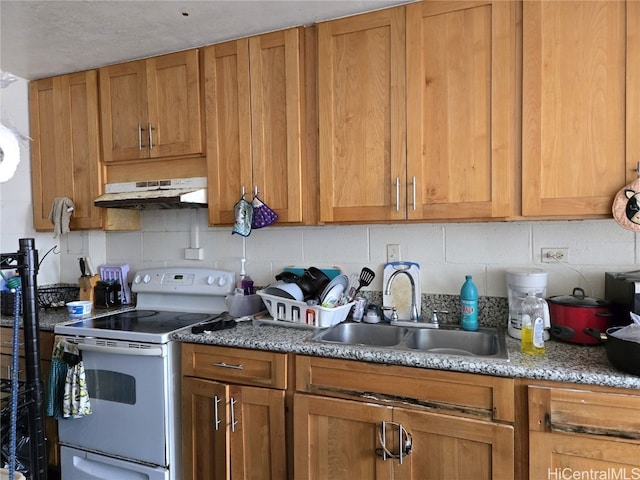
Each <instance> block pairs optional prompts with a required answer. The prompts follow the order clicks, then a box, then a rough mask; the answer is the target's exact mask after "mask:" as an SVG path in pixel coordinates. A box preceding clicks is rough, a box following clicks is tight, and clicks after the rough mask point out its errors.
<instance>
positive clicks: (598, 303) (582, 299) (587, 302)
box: [548, 287, 609, 307]
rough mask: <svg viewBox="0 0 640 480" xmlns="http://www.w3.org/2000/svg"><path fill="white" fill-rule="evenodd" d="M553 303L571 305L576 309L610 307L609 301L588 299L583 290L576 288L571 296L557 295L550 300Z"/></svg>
mask: <svg viewBox="0 0 640 480" xmlns="http://www.w3.org/2000/svg"><path fill="white" fill-rule="evenodd" d="M548 300H549V301H550V302H552V303H557V304H559V305H571V306H576V307H606V306H608V305H609V302H608V301H607V300H602V299H599V298H592V297H587V296H586V295H585V294H584V290H583V289H582V288H579V287H576V288H574V289H573V293H572V294H571V295H557V296H554V297H550V298H549V299H548Z"/></svg>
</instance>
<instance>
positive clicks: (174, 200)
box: [93, 177, 207, 210]
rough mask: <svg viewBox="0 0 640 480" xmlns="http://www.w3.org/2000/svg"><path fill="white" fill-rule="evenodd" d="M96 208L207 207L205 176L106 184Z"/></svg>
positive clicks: (96, 202) (95, 203) (96, 201)
mask: <svg viewBox="0 0 640 480" xmlns="http://www.w3.org/2000/svg"><path fill="white" fill-rule="evenodd" d="M93 203H94V205H95V206H96V207H104V208H126V209H135V210H145V209H171V208H204V207H206V206H207V179H206V177H193V178H172V179H167V180H146V181H141V182H126V183H108V184H106V185H105V193H104V195H101V196H100V197H98V198H97V199H96V200H95V201H94V202H93Z"/></svg>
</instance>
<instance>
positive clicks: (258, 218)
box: [251, 194, 278, 228]
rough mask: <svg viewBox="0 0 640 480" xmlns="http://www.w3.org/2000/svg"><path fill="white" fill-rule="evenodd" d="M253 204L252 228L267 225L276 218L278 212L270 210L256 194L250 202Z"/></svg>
mask: <svg viewBox="0 0 640 480" xmlns="http://www.w3.org/2000/svg"><path fill="white" fill-rule="evenodd" d="M251 205H252V206H253V222H251V227H252V228H263V227H268V226H269V225H271V224H272V223H274V222H275V221H276V220H277V219H278V214H277V213H276V212H274V211H273V210H271V209H270V208H269V207H268V206H267V205H266V204H265V203H264V202H263V201H262V200H260V199H259V198H258V195H257V194H256V195H255V196H254V197H253V201H252V202H251Z"/></svg>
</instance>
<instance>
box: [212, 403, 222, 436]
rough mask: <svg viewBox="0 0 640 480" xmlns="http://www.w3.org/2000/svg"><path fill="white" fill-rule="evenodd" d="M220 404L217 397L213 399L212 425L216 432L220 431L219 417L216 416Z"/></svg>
mask: <svg viewBox="0 0 640 480" xmlns="http://www.w3.org/2000/svg"><path fill="white" fill-rule="evenodd" d="M219 403H220V398H218V396H217V395H216V396H214V397H213V425H214V427H215V429H216V431H218V430H220V424H221V423H222V421H221V420H220V416H219V415H218V404H219Z"/></svg>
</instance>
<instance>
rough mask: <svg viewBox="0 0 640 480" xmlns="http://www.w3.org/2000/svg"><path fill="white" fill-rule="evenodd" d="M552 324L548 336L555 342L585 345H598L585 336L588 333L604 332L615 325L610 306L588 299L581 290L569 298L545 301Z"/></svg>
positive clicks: (555, 298)
mask: <svg viewBox="0 0 640 480" xmlns="http://www.w3.org/2000/svg"><path fill="white" fill-rule="evenodd" d="M547 302H548V303H549V315H550V317H551V318H550V320H551V330H550V333H551V336H553V337H554V338H557V339H558V340H563V341H565V342H570V343H580V344H584V345H599V344H600V343H601V342H600V340H599V339H596V338H594V337H593V336H592V335H589V334H588V333H586V331H588V329H596V330H599V331H601V332H605V331H606V330H607V329H608V328H609V327H611V326H613V325H614V323H615V315H614V310H613V307H612V305H611V303H610V302H608V301H606V300H600V299H598V298H591V297H587V296H586V295H585V294H584V290H583V289H582V288H574V289H573V293H572V294H571V295H558V296H554V297H550V298H548V299H547Z"/></svg>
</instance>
